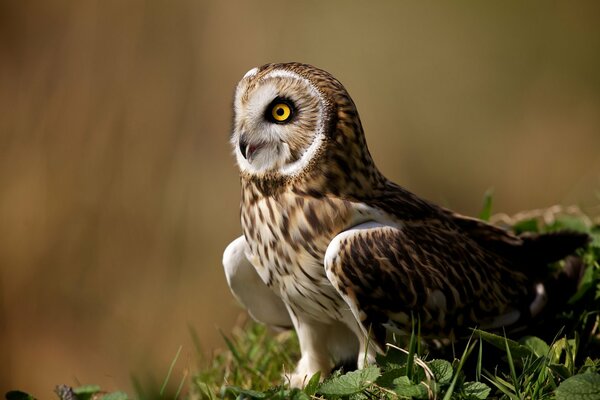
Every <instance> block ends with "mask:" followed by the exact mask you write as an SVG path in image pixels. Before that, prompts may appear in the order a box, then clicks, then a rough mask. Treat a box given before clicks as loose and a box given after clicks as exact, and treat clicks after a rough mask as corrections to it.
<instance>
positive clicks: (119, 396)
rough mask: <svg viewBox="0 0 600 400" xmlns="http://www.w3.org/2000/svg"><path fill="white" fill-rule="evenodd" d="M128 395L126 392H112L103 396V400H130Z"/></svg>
mask: <svg viewBox="0 0 600 400" xmlns="http://www.w3.org/2000/svg"><path fill="white" fill-rule="evenodd" d="M128 399H129V397H127V393H125V392H112V393H107V394H105V395H104V396H102V400H128Z"/></svg>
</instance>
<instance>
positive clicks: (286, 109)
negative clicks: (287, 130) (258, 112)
mask: <svg viewBox="0 0 600 400" xmlns="http://www.w3.org/2000/svg"><path fill="white" fill-rule="evenodd" d="M295 114H296V108H295V107H294V103H292V102H291V101H290V100H288V99H283V98H280V97H277V98H276V99H275V100H273V101H272V102H271V104H269V106H268V107H267V109H266V110H265V117H266V118H267V120H268V121H270V122H273V123H276V124H287V123H288V122H290V121H291V120H292V118H293V117H294V115H295Z"/></svg>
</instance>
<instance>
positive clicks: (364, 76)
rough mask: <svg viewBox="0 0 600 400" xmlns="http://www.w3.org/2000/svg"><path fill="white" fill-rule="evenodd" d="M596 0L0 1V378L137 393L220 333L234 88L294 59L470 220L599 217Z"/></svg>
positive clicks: (230, 311) (232, 174) (406, 168)
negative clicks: (334, 88)
mask: <svg viewBox="0 0 600 400" xmlns="http://www.w3.org/2000/svg"><path fill="white" fill-rule="evenodd" d="M599 20H600V3H598V2H594V1H590V2H587V3H586V2H577V6H575V5H574V4H573V3H567V2H564V3H562V4H561V3H554V2H552V3H547V2H543V3H542V2H540V3H536V2H533V3H531V2H528V3H527V4H522V3H520V2H508V3H507V2H502V4H492V3H490V2H468V3H467V2H461V3H459V4H456V3H454V2H453V3H452V4H451V3H446V2H440V3H439V4H432V3H430V2H426V3H423V2H398V1H387V2H384V1H381V2H370V3H368V5H367V3H366V2H355V3H350V2H347V1H326V2H321V1H303V2H285V1H253V2H248V1H228V2H223V1H216V0H215V1H199V0H181V1H180V0H178V1H170V2H163V1H151V0H147V1H144V0H132V1H116V0H104V1H87V0H82V1H68V0H45V1H42V2H40V1H28V0H27V1H24V0H22V1H0V110H1V112H0V391H2V392H4V391H6V390H8V389H17V388H18V389H21V390H27V391H29V392H32V394H34V395H36V396H38V397H41V398H48V397H51V396H52V393H51V391H52V389H53V387H54V385H56V384H59V383H67V384H71V385H76V384H78V383H81V384H84V383H85V384H89V383H95V384H100V385H102V386H103V387H104V388H105V389H107V390H115V389H121V390H131V377H132V376H136V377H137V378H138V379H140V380H141V381H142V382H145V381H151V380H152V377H155V378H154V379H156V380H158V381H160V380H161V379H162V378H164V377H165V376H166V373H167V370H168V367H169V364H170V362H171V360H172V359H173V358H174V356H175V353H176V352H177V349H178V348H179V346H180V345H181V346H183V350H182V357H181V358H180V359H179V361H178V363H177V368H178V370H177V371H176V373H175V376H174V380H175V381H178V380H179V378H180V377H181V373H182V371H183V370H184V369H186V368H191V369H193V368H195V366H196V364H197V363H196V350H195V347H194V345H193V344H192V339H191V335H190V328H191V329H192V330H194V331H196V332H197V334H198V337H199V341H200V343H201V345H202V347H203V349H204V352H205V354H207V355H208V356H210V354H211V351H213V349H215V348H219V347H223V341H222V339H221V337H220V334H219V329H220V330H222V331H223V332H225V333H227V332H229V331H230V330H231V328H232V327H233V326H234V324H235V323H236V318H238V316H239V315H240V314H241V313H242V310H241V309H240V308H239V307H238V306H237V304H236V303H235V301H234V299H233V298H232V296H231V295H230V293H229V291H228V289H227V286H226V283H225V279H224V276H223V273H222V268H221V254H222V251H223V249H224V247H225V246H226V245H227V244H228V243H229V242H230V241H231V240H232V239H234V238H235V237H237V236H238V235H239V234H240V227H239V216H238V207H239V206H238V204H239V181H238V177H237V169H236V167H235V165H234V159H233V157H232V156H231V151H230V148H229V144H228V137H229V129H230V120H231V114H232V113H231V97H232V93H233V88H234V85H235V84H236V82H237V80H238V79H240V78H241V77H242V75H243V74H244V73H245V72H246V71H247V70H249V69H250V68H252V67H254V66H258V65H261V64H264V63H267V62H277V61H302V62H306V63H311V64H314V65H317V66H319V67H321V68H324V69H326V70H328V71H330V72H331V73H332V74H334V75H335V76H336V77H338V78H339V79H340V80H341V81H342V83H344V84H345V85H346V87H347V89H348V90H349V92H350V93H351V94H352V96H353V97H354V100H355V102H356V104H357V105H358V108H359V111H360V113H361V116H362V120H363V125H364V127H365V130H366V133H367V139H368V141H369V145H370V149H371V153H372V154H373V156H374V158H375V160H376V162H377V163H378V165H379V166H380V168H381V169H382V171H383V172H384V173H385V174H386V175H387V176H388V177H389V178H392V179H393V180H395V181H396V182H398V183H400V184H402V185H404V186H406V187H407V188H409V189H410V190H412V191H414V192H416V193H418V194H419V195H422V196H424V197H426V198H428V199H430V200H433V201H436V202H438V203H441V204H443V205H445V206H449V207H452V208H454V209H456V210H457V211H460V212H462V213H466V214H469V215H477V214H478V212H479V210H480V207H481V205H482V198H483V193H484V192H485V191H486V190H487V189H489V188H492V187H493V188H494V211H495V212H507V213H514V212H517V211H519V210H525V209H531V208H540V207H547V206H550V205H553V204H565V205H570V204H577V205H580V206H581V207H583V208H584V209H585V210H588V211H589V212H592V213H596V214H600V210H599V209H598V207H597V205H598V204H599V203H600V200H599V198H598V191H599V190H600V73H599V72H598V71H600V51H599V50H600V24H599V23H598V21H599Z"/></svg>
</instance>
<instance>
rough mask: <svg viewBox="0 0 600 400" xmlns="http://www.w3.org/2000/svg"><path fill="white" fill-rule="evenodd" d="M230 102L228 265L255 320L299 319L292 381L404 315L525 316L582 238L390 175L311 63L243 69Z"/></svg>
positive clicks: (457, 326)
mask: <svg viewBox="0 0 600 400" xmlns="http://www.w3.org/2000/svg"><path fill="white" fill-rule="evenodd" d="M234 113H235V117H234V122H233V134H232V136H231V143H232V145H233V148H234V152H235V156H236V159H237V163H238V165H239V168H240V174H241V185H242V201H241V223H242V229H243V233H244V234H243V236H240V237H239V238H238V239H236V240H235V241H233V242H232V243H231V244H230V245H229V246H228V247H227V249H226V250H225V254H224V256H223V264H224V267H225V274H226V277H227V282H228V283H229V286H230V288H231V290H232V292H233V294H234V295H235V297H236V298H237V299H238V300H239V301H240V302H241V303H242V304H244V305H245V306H246V308H247V309H248V311H249V313H250V314H251V315H252V316H253V317H254V318H255V319H256V320H258V321H260V322H263V323H265V324H268V325H272V326H278V327H292V326H293V327H294V328H295V329H296V331H297V333H298V338H299V341H300V349H301V353H302V356H301V359H300V361H299V363H298V365H297V367H296V369H295V371H294V373H293V374H292V375H291V377H290V379H291V384H292V385H293V386H301V385H302V384H303V383H304V382H305V379H307V377H310V376H312V375H313V374H314V373H316V372H317V371H321V372H322V376H325V375H326V374H328V373H329V372H330V370H331V368H332V366H333V365H335V364H336V363H339V362H347V361H349V360H354V362H356V365H357V366H358V367H359V368H361V367H362V366H363V365H364V364H365V362H367V363H369V362H372V361H373V359H374V356H375V353H376V352H377V351H382V350H384V343H385V342H384V340H385V326H386V325H389V324H392V325H395V326H396V327H398V328H400V329H402V328H406V327H407V326H410V323H411V315H418V316H419V318H420V321H421V330H422V332H423V334H424V335H428V336H444V335H451V334H454V333H456V332H457V331H461V330H463V329H466V328H469V327H473V326H479V327H483V328H498V327H502V326H507V327H509V326H511V325H515V324H519V323H523V322H524V321H525V320H526V319H527V318H531V317H532V316H535V315H537V314H539V313H540V312H541V310H542V309H543V308H544V305H545V304H546V291H545V288H544V284H543V280H542V277H543V272H544V269H545V267H546V265H547V264H548V263H550V262H552V261H555V260H559V259H561V258H563V257H565V256H567V255H568V254H570V253H572V252H573V251H574V250H575V249H577V248H578V247H581V246H584V245H585V243H586V242H587V240H588V238H587V236H586V235H582V234H576V233H560V234H552V235H535V236H515V235H513V234H511V233H509V232H507V231H505V230H503V229H500V228H497V227H494V226H491V225H488V224H486V223H485V222H482V221H479V220H476V219H472V218H468V217H465V216H462V215H459V214H456V213H453V212H451V211H449V210H447V209H444V208H441V207H439V206H437V205H434V204H432V203H430V202H428V201H426V200H423V199H421V198H419V197H417V196H416V195H414V194H412V193H410V192H409V191H407V190H405V189H403V188H402V187H400V186H398V185H396V184H395V183H393V182H390V181H389V180H387V179H386V178H385V177H384V176H383V175H382V174H381V173H380V172H379V170H378V169H377V167H376V166H375V163H374V162H373V159H372V158H371V155H370V153H369V150H368V148H367V144H366V142H365V137H364V134H363V128H362V126H361V122H360V119H359V116H358V112H357V110H356V107H355V105H354V103H353V101H352V99H351V98H350V96H349V94H348V92H347V91H346V89H345V88H344V87H343V86H342V84H341V83H340V82H338V81H337V80H336V79H335V78H334V77H332V76H331V75H330V74H329V73H327V72H325V71H323V70H320V69H318V68H315V67H312V66H310V65H305V64H298V63H288V64H268V65H264V66H262V67H260V68H254V69H252V70H250V71H248V72H247V73H246V75H245V76H244V77H243V78H242V80H241V81H240V82H239V84H238V85H237V88H236V92H235V99H234Z"/></svg>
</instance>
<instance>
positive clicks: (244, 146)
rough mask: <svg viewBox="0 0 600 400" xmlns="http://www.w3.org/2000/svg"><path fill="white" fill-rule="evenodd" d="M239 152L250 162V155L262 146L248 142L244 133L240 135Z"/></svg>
mask: <svg viewBox="0 0 600 400" xmlns="http://www.w3.org/2000/svg"><path fill="white" fill-rule="evenodd" d="M239 146H240V153H242V156H243V157H244V158H245V159H246V160H248V162H252V156H253V155H254V154H255V153H256V152H257V151H258V149H260V148H261V147H262V145H260V144H250V143H248V142H247V141H246V138H245V137H244V135H241V136H240V143H239Z"/></svg>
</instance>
